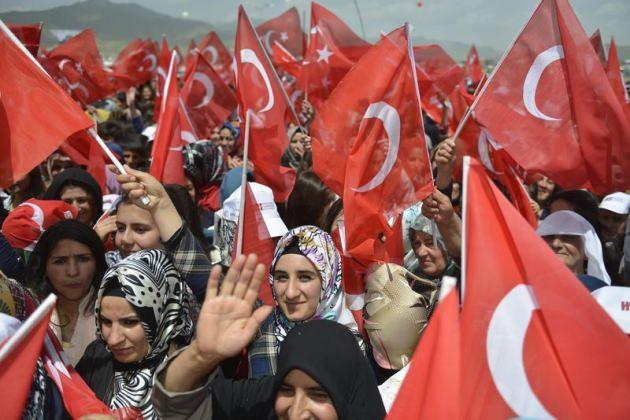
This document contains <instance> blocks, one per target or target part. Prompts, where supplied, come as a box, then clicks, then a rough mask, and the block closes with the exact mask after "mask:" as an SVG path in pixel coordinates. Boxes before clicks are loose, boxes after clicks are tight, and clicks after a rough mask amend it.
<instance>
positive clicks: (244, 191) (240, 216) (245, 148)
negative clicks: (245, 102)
mask: <svg viewBox="0 0 630 420" xmlns="http://www.w3.org/2000/svg"><path fill="white" fill-rule="evenodd" d="M250 119H251V110H250V109H248V110H246V111H245V139H244V140H243V142H244V145H243V171H242V174H241V203H240V206H239V210H238V211H239V212H238V234H237V235H238V237H237V239H238V240H237V241H236V256H237V257H238V256H239V255H241V254H242V253H243V222H244V220H245V198H246V197H247V163H248V161H249V156H248V154H249V124H250Z"/></svg>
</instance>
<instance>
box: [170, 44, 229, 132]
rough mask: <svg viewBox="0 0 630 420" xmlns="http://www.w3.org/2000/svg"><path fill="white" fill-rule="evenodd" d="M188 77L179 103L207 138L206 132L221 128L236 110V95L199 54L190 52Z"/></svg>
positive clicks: (198, 130) (197, 128)
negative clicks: (182, 103) (185, 107)
mask: <svg viewBox="0 0 630 420" xmlns="http://www.w3.org/2000/svg"><path fill="white" fill-rule="evenodd" d="M188 73H189V74H188V77H187V78H186V80H185V82H184V85H183V86H182V100H183V101H184V103H185V104H186V106H187V108H188V111H189V115H190V118H191V120H192V122H193V124H194V126H195V128H196V130H197V132H198V133H203V134H202V137H204V138H208V135H207V134H206V132H209V131H210V130H211V129H212V128H213V127H216V126H218V125H221V124H222V123H223V121H225V120H226V119H227V117H228V116H229V115H230V114H231V113H232V112H233V111H234V110H235V109H236V106H237V101H236V95H235V94H234V92H233V91H232V89H230V88H229V87H228V86H227V85H226V84H225V83H224V82H223V80H222V79H221V77H220V76H219V75H218V74H217V73H216V72H215V71H214V69H213V68H212V66H211V65H210V64H209V63H208V62H207V61H206V60H205V59H204V58H203V56H202V55H201V54H200V53H199V51H198V50H197V51H195V52H193V61H192V64H191V66H190V72H188Z"/></svg>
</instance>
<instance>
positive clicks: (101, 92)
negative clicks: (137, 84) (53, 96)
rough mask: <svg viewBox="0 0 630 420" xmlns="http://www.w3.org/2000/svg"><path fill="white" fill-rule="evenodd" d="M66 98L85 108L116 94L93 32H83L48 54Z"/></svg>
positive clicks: (114, 81) (90, 30) (113, 81)
mask: <svg viewBox="0 0 630 420" xmlns="http://www.w3.org/2000/svg"><path fill="white" fill-rule="evenodd" d="M48 59H49V60H51V61H52V62H53V63H55V64H56V65H57V67H58V69H59V75H60V76H61V77H62V78H63V80H64V85H65V86H67V88H68V90H69V93H70V95H71V96H72V97H73V98H74V99H75V100H77V101H79V102H81V104H83V105H89V104H91V103H93V102H96V101H98V100H100V99H103V98H105V97H107V96H109V95H112V94H113V93H115V91H116V87H117V84H116V75H115V74H113V73H111V72H108V71H106V70H105V68H104V65H103V59H102V58H101V54H100V53H99V51H98V47H97V45H96V35H95V34H94V30H93V29H86V30H84V31H82V32H81V33H79V34H78V35H76V36H74V37H72V38H70V39H69V40H67V41H65V42H64V43H62V44H60V45H59V46H57V47H56V48H54V49H53V50H51V51H50V52H49V53H48Z"/></svg>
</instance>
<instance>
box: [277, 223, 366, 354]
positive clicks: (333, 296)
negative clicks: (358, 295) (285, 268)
mask: <svg viewBox="0 0 630 420" xmlns="http://www.w3.org/2000/svg"><path fill="white" fill-rule="evenodd" d="M296 239H297V246H298V248H299V250H300V253H301V254H302V255H304V256H305V257H306V258H308V260H309V261H310V262H311V263H312V264H313V266H315V268H316V269H317V271H318V272H319V276H320V278H321V280H322V286H321V292H320V298H319V305H317V309H316V310H315V315H313V317H312V318H311V319H309V321H310V320H313V319H328V320H331V321H337V322H339V323H341V324H343V325H345V326H346V327H348V328H349V329H350V330H352V332H353V333H355V334H358V328H357V324H356V322H355V321H354V318H353V317H352V314H351V313H350V311H349V310H348V308H346V306H345V294H344V292H343V289H342V287H341V275H342V270H341V256H340V255H339V252H338V251H337V248H336V247H335V244H334V243H333V240H332V238H331V237H330V235H329V234H328V233H326V232H324V231H323V230H321V229H320V228H318V227H315V226H300V227H297V228H294V229H292V230H290V231H289V232H287V233H286V234H285V235H284V236H283V237H282V238H280V241H278V245H277V246H276V251H275V253H274V256H273V260H272V262H271V266H270V270H269V282H270V284H271V291H272V293H273V298H274V300H275V301H276V303H278V296H277V295H276V292H275V290H274V287H273V286H274V277H273V273H274V271H275V267H276V264H277V262H278V260H279V259H280V257H281V256H282V255H284V252H285V250H286V249H287V248H288V247H289V246H290V245H292V244H293V243H295V242H296ZM274 320H275V325H274V335H275V336H276V344H277V347H278V348H279V346H280V343H282V341H283V340H284V338H285V337H286V335H287V333H288V332H289V331H290V330H291V329H292V328H293V327H294V326H295V325H296V324H297V323H296V322H292V321H289V320H288V319H287V318H286V316H285V315H284V313H283V312H282V310H281V309H280V307H279V306H276V309H275V311H274Z"/></svg>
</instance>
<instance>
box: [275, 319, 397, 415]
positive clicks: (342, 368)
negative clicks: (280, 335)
mask: <svg viewBox="0 0 630 420" xmlns="http://www.w3.org/2000/svg"><path fill="white" fill-rule="evenodd" d="M293 369H299V370H301V371H303V372H304V373H306V374H308V375H309V376H310V377H311V378H313V379H314V380H315V381H317V383H319V384H320V385H321V386H322V387H323V388H324V389H325V390H326V392H328V394H329V395H330V398H331V400H332V402H333V405H334V406H335V410H336V411H337V416H338V417H339V419H340V420H343V419H368V420H369V419H382V418H384V417H385V408H384V406H383V401H382V399H381V395H380V394H379V391H378V387H377V385H376V379H375V378H374V374H373V373H372V370H371V368H370V366H369V364H368V361H367V359H366V358H365V356H364V355H363V353H361V350H360V349H359V345H358V344H357V341H356V339H355V338H354V336H353V335H352V333H351V332H350V330H348V328H346V327H344V326H343V325H341V324H339V323H337V322H333V321H326V320H317V321H311V322H306V323H303V324H298V325H296V326H295V327H294V328H293V329H292V330H291V331H290V332H289V334H288V335H287V337H286V339H285V340H284V342H283V343H282V347H281V349H280V355H279V356H278V372H277V373H276V375H275V378H274V394H273V395H277V393H278V390H279V389H280V386H281V385H282V383H283V381H284V378H285V376H286V375H287V374H288V373H289V372H290V371H292V370H293Z"/></svg>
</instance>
